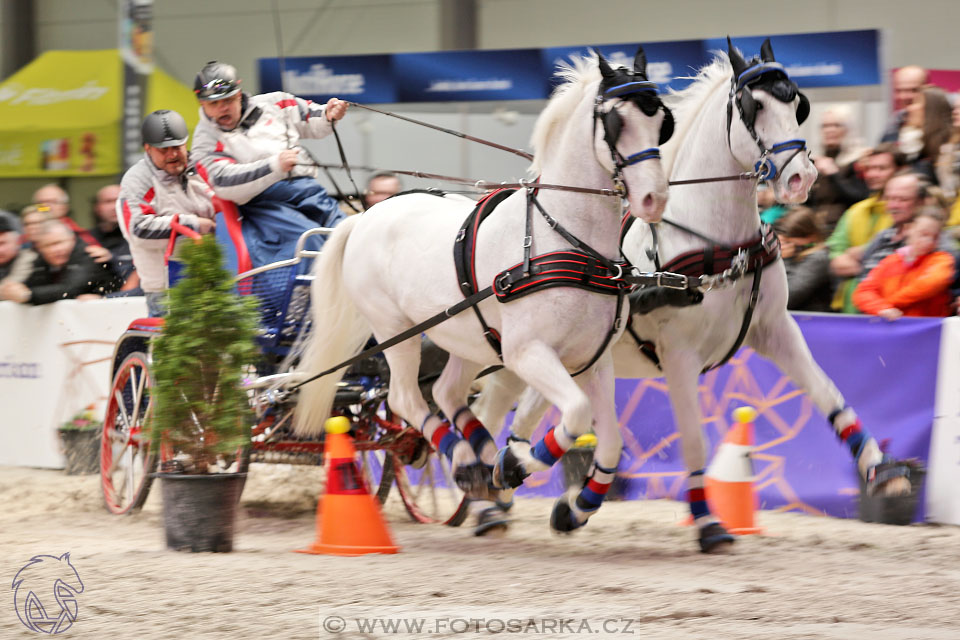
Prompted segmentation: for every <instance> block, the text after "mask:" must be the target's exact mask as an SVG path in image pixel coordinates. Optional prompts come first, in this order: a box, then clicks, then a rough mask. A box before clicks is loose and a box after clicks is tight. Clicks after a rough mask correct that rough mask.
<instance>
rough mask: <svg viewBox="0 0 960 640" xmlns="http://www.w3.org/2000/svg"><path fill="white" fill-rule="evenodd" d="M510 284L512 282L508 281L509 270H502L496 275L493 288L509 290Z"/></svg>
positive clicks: (511, 284)
mask: <svg viewBox="0 0 960 640" xmlns="http://www.w3.org/2000/svg"><path fill="white" fill-rule="evenodd" d="M512 286H513V283H511V282H510V272H509V271H504V272H503V273H501V274H500V275H499V276H497V280H496V286H495V287H494V288H495V289H497V290H499V291H509V290H510V287H512Z"/></svg>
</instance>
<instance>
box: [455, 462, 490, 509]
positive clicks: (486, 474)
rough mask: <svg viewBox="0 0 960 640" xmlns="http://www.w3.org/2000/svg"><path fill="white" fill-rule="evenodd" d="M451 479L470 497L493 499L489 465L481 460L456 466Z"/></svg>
mask: <svg viewBox="0 0 960 640" xmlns="http://www.w3.org/2000/svg"><path fill="white" fill-rule="evenodd" d="M453 479H454V481H456V483H457V486H458V487H460V490H461V491H463V492H464V493H465V494H467V496H468V497H470V498H477V499H481V500H493V499H494V496H493V493H492V491H491V488H490V487H491V485H490V482H491V472H490V467H489V466H487V465H485V464H483V463H482V462H474V463H473V464H468V465H465V466H462V467H457V470H456V471H454V472H453Z"/></svg>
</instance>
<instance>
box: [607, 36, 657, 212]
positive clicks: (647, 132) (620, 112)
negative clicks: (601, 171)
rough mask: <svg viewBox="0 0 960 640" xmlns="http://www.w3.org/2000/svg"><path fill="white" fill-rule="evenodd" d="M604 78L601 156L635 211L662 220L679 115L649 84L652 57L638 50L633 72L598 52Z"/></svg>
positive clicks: (654, 86)
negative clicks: (668, 146)
mask: <svg viewBox="0 0 960 640" xmlns="http://www.w3.org/2000/svg"><path fill="white" fill-rule="evenodd" d="M597 60H598V64H599V66H600V73H601V76H602V79H601V81H600V87H599V89H598V93H597V99H596V106H595V108H594V113H593V116H594V131H595V135H594V145H595V154H596V157H597V158H598V159H599V160H600V163H601V164H602V165H603V166H604V167H605V168H606V169H607V170H608V171H609V172H610V173H611V174H612V175H613V179H614V184H615V185H616V186H617V187H618V188H621V187H622V188H623V189H625V191H626V197H627V199H628V200H629V201H630V212H631V213H632V214H633V215H634V216H637V217H638V218H641V219H643V220H645V221H647V222H657V221H659V220H660V218H661V216H662V215H663V209H664V206H665V205H666V203H667V179H666V176H665V175H664V173H663V167H662V166H661V164H660V148H659V147H660V145H662V144H663V143H664V142H666V141H667V140H669V139H670V135H671V134H672V133H673V115H672V114H671V113H670V110H669V109H668V108H667V107H666V106H665V105H664V104H663V102H662V101H661V100H660V96H659V95H658V93H657V85H656V84H655V83H653V82H650V81H649V80H647V58H646V55H644V52H643V48H642V47H640V48H639V49H638V50H637V55H636V57H635V58H634V61H633V68H632V69H629V68H626V67H615V68H614V67H611V66H610V64H609V63H607V61H606V60H605V59H604V58H603V56H602V55H600V53H599V52H597Z"/></svg>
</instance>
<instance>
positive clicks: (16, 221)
mask: <svg viewBox="0 0 960 640" xmlns="http://www.w3.org/2000/svg"><path fill="white" fill-rule="evenodd" d="M0 220H7V221H8V222H9V223H10V225H11V226H12V227H13V229H14V230H15V231H16V232H17V233H20V231H21V227H20V217H19V216H18V215H17V214H15V213H11V212H9V211H7V210H6V209H0Z"/></svg>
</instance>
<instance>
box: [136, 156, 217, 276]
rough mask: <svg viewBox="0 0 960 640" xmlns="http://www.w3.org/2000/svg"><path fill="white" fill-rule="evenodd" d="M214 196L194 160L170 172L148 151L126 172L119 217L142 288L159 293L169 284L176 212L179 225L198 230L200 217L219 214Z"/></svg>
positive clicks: (212, 217) (210, 216) (213, 216)
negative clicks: (167, 255) (168, 257)
mask: <svg viewBox="0 0 960 640" xmlns="http://www.w3.org/2000/svg"><path fill="white" fill-rule="evenodd" d="M211 198H213V190H212V189H211V188H210V186H209V185H208V184H207V183H206V182H204V180H203V178H201V177H200V175H199V174H198V173H197V171H196V170H195V168H194V166H193V163H192V162H191V163H190V164H189V165H188V167H187V170H186V171H184V172H183V173H182V174H180V175H179V176H172V175H170V174H169V173H167V172H166V171H164V170H163V169H158V168H157V167H156V166H154V164H153V162H152V161H151V160H150V158H149V157H148V156H147V155H146V154H144V157H143V158H142V159H141V160H140V162H138V163H137V164H135V165H133V166H132V167H130V169H128V170H127V172H126V173H125V174H123V180H121V181H120V197H119V198H118V199H117V218H118V220H119V221H120V230H121V231H122V232H123V237H124V238H126V239H127V242H128V243H129V245H130V253H131V255H132V256H133V264H134V265H135V266H136V267H137V273H138V274H140V286H141V287H142V288H143V290H144V291H146V292H147V293H155V292H159V291H163V290H164V289H166V288H167V268H166V265H165V264H164V253H165V252H166V250H167V244H168V242H169V239H170V222H171V221H172V220H173V216H174V215H177V214H178V215H179V220H178V221H179V222H180V224H182V225H183V226H185V227H190V228H191V229H193V230H194V231H199V230H200V229H199V224H198V222H197V219H198V218H210V219H211V220H213V219H214V218H215V217H216V211H215V210H214V206H213V203H212V202H211Z"/></svg>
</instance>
